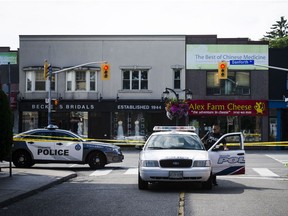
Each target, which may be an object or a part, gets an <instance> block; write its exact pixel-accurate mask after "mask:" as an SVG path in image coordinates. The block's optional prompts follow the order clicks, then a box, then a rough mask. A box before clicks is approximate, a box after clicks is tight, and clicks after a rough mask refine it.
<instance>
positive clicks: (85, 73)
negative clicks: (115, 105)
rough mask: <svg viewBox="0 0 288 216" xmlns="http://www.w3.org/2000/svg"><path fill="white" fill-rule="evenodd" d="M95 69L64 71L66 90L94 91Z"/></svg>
mask: <svg viewBox="0 0 288 216" xmlns="http://www.w3.org/2000/svg"><path fill="white" fill-rule="evenodd" d="M96 73H97V72H96V71H91V70H74V71H68V72H66V90H67V91H96V89H97V86H96V77H97V74H96Z"/></svg>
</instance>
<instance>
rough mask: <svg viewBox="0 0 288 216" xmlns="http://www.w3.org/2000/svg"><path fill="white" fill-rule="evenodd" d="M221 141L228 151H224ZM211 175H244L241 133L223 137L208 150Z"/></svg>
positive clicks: (243, 151)
mask: <svg viewBox="0 0 288 216" xmlns="http://www.w3.org/2000/svg"><path fill="white" fill-rule="evenodd" d="M223 139H225V141H226V143H227V147H228V150H225V151H224V148H223V144H222V142H223ZM208 154H209V157H210V160H211V162H212V173H213V174H215V175H239V174H245V150H244V137H243V135H242V133H241V132H237V133H228V134H225V135H223V136H222V137H221V138H220V139H219V140H218V141H217V142H216V143H215V144H214V145H213V146H212V147H211V148H210V149H209V150H208Z"/></svg>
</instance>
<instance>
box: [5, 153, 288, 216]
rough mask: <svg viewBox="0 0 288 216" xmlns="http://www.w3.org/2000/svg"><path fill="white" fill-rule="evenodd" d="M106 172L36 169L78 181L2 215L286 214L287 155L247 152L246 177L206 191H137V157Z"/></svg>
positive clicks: (178, 187)
mask: <svg viewBox="0 0 288 216" xmlns="http://www.w3.org/2000/svg"><path fill="white" fill-rule="evenodd" d="M124 153H125V160H124V162H123V163H121V164H113V165H112V164H111V165H109V166H107V167H106V168H105V169H103V170H96V171H93V170H90V169H89V167H88V166H82V165H69V164H68V165H54V164H53V165H51V164H47V165H37V166H36V167H37V168H38V169H39V168H40V167H42V169H46V168H47V167H49V168H51V167H52V168H54V169H57V170H73V171H76V172H77V175H78V177H76V178H74V179H72V180H70V181H68V182H65V183H63V184H61V185H57V186H55V187H53V188H51V189H49V190H46V191H44V192H41V193H38V194H36V195H34V196H32V197H29V198H26V199H25V200H22V201H19V202H17V203H15V204H13V205H10V206H7V207H6V208H4V209H1V210H0V215H4V216H5V215H7V216H10V215H16V214H17V215H25V216H26V215H27V216H28V215H29V216H31V215H32V216H33V215H43V216H45V215H69V216H73V215H92V214H94V215H101V216H102V215H103V216H106V215H113V216H114V215H119V216H122V215H123V216H124V215H125V216H126V215H139V216H146V215H147V216H148V215H149V216H153V215H155V216H156V215H157V216H158V215H160V216H161V215H165V216H170V215H171V216H176V215H193V216H206V215H207V216H208V215H209V216H210V215H213V216H217V215H230V214H231V215H235V216H242V215H261V216H266V215H269V216H270V215H275V216H283V215H286V213H287V212H288V205H287V200H288V167H285V164H286V163H287V162H288V153H287V152H281V151H278V152H277V151H275V152H267V151H262V152H247V155H246V163H247V166H246V168H247V169H246V173H247V174H246V175H243V176H229V177H228V176H223V177H219V178H218V183H219V186H217V187H214V188H213V189H212V190H211V191H203V190H201V189H200V187H199V185H197V184H155V185H152V187H151V188H150V189H151V190H149V191H140V190H138V187H137V159H138V157H137V156H138V152H136V151H133V152H124Z"/></svg>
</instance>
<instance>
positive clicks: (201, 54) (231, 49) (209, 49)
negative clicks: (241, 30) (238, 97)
mask: <svg viewBox="0 0 288 216" xmlns="http://www.w3.org/2000/svg"><path fill="white" fill-rule="evenodd" d="M268 50H269V48H268V45H267V44H265V45H263V44H187V46H186V56H187V61H186V68H187V69H188V70H189V69H191V70H216V69H217V63H218V62H219V61H226V62H229V63H230V65H229V70H231V69H233V70H238V69H239V70H240V69H243V70H267V68H263V67H256V66H255V65H256V64H257V65H269V64H268V63H269V62H268V61H269V55H268ZM231 61H234V62H235V63H238V64H231ZM252 61H253V62H254V63H253V64H252ZM239 63H241V64H239ZM244 63H245V64H244ZM254 64H255V65H254Z"/></svg>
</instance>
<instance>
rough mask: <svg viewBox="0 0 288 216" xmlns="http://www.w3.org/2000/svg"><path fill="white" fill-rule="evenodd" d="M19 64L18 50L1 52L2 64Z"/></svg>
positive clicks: (0, 59)
mask: <svg viewBox="0 0 288 216" xmlns="http://www.w3.org/2000/svg"><path fill="white" fill-rule="evenodd" d="M8 63H9V64H14V65H15V64H17V52H0V65H6V64H8Z"/></svg>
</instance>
